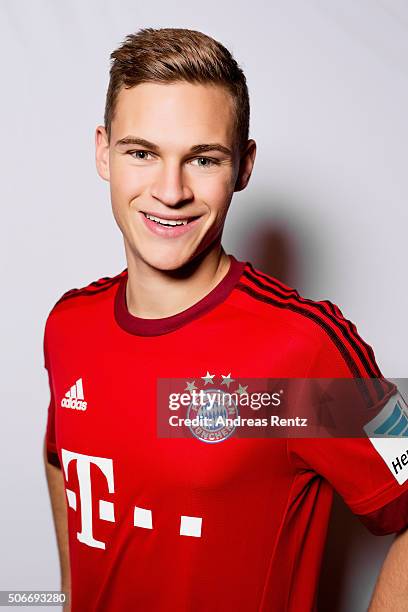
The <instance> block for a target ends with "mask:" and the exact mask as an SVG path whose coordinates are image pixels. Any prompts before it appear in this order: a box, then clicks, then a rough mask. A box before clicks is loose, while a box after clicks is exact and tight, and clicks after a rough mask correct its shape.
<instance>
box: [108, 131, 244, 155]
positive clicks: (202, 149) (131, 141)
mask: <svg viewBox="0 0 408 612" xmlns="http://www.w3.org/2000/svg"><path fill="white" fill-rule="evenodd" d="M126 145H139V146H141V147H145V148H146V149H151V150H152V151H159V150H160V147H158V145H156V144H154V142H150V141H149V140H145V139H144V138H138V137H137V136H126V137H125V138H120V139H119V140H118V141H117V142H116V143H115V147H121V146H126ZM209 151H219V152H220V153H225V155H231V156H232V151H231V149H229V148H228V147H226V146H225V145H222V144H220V143H219V142H210V143H206V144H197V145H194V146H192V147H191V148H190V153H195V154H197V153H208V152H209Z"/></svg>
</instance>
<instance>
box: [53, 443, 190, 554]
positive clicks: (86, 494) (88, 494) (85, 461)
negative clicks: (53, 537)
mask: <svg viewBox="0 0 408 612" xmlns="http://www.w3.org/2000/svg"><path fill="white" fill-rule="evenodd" d="M61 456H62V463H63V468H64V474H65V480H66V482H68V466H69V464H70V463H71V461H74V462H75V465H76V471H77V476H78V489H79V491H78V493H79V498H80V513H81V531H79V532H77V539H78V540H79V541H80V542H82V543H83V544H86V545H87V546H92V547H93V548H102V549H105V548H106V545H105V542H101V541H100V540H96V539H95V538H94V535H93V525H94V517H93V515H92V500H93V497H92V482H91V464H93V465H96V466H97V467H98V468H99V469H100V470H101V472H102V474H103V475H104V476H105V478H106V481H107V490H108V492H109V493H114V492H115V487H114V477H113V461H112V459H109V458H106V457H93V456H91V455H84V454H82V453H75V452H73V451H69V450H67V449H65V448H62V449H61ZM66 494H67V500H68V506H69V507H70V508H72V509H73V510H75V511H77V494H76V493H75V491H72V490H71V489H68V487H66ZM98 502H99V504H98V508H99V517H98V518H99V519H101V520H103V521H109V522H111V523H114V522H115V513H114V505H113V502H110V501H106V500H104V499H99V500H98ZM133 526H134V527H141V528H143V529H153V527H154V525H153V516H152V511H151V510H149V509H147V508H140V507H139V506H134V513H133ZM201 526H202V518H201V517H199V516H185V515H181V516H180V526H179V527H180V530H179V534H180V535H184V536H192V537H196V538H199V537H201Z"/></svg>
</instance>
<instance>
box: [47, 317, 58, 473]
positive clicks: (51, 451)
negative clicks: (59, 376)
mask: <svg viewBox="0 0 408 612" xmlns="http://www.w3.org/2000/svg"><path fill="white" fill-rule="evenodd" d="M47 323H48V321H47ZM43 350H44V367H45V369H46V370H47V374H48V385H49V390H50V401H49V404H48V415H47V424H46V431H45V442H46V451H47V459H48V462H49V463H51V464H52V465H55V466H56V467H61V465H60V460H59V457H58V452H57V446H56V439H55V396H54V389H53V381H52V372H51V364H50V361H49V355H48V342H47V324H46V326H45V332H44V343H43Z"/></svg>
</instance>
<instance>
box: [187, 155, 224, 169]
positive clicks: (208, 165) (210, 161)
mask: <svg viewBox="0 0 408 612" xmlns="http://www.w3.org/2000/svg"><path fill="white" fill-rule="evenodd" d="M197 160H199V161H203V162H205V163H204V164H198V166H200V167H201V168H211V167H212V166H216V165H218V164H219V163H220V162H219V161H218V159H211V158H210V157H196V158H195V159H194V160H193V161H197Z"/></svg>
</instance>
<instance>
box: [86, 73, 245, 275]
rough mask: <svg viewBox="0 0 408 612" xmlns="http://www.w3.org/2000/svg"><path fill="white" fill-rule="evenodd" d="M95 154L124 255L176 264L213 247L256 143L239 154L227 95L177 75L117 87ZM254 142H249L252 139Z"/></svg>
mask: <svg viewBox="0 0 408 612" xmlns="http://www.w3.org/2000/svg"><path fill="white" fill-rule="evenodd" d="M95 138H96V162H97V169H98V172H99V174H100V176H101V177H102V178H104V179H106V180H108V181H109V182H110V192H111V201H112V209H113V214H114V217H115V219H116V222H117V224H118V226H119V228H120V230H121V232H122V234H123V236H124V240H125V247H126V252H127V256H128V258H129V257H132V258H134V259H135V260H137V259H139V260H140V259H141V260H143V261H144V262H145V263H147V264H148V265H150V266H152V267H154V268H156V269H160V270H176V269H178V268H180V267H182V266H183V265H185V264H186V263H187V262H189V261H191V260H192V259H194V258H195V257H196V256H197V255H198V254H200V253H202V252H203V251H204V250H205V249H208V248H209V249H211V248H212V246H214V248H217V247H218V245H219V243H220V240H221V234H222V229H223V226H224V221H225V217H226V214H227V211H228V207H229V204H230V201H231V198H232V195H233V192H234V191H238V190H240V189H243V188H244V187H245V185H246V184H247V182H248V180H249V176H250V173H251V169H252V165H253V162H254V158H255V148H254V147H255V143H254V142H253V141H248V143H249V144H250V146H249V153H248V154H247V155H246V156H244V157H241V159H240V156H239V154H238V151H237V146H236V134H235V131H234V114H233V101H232V97H231V95H230V94H229V93H228V92H227V91H226V90H225V89H224V88H223V87H220V86H216V85H212V84H209V85H201V84H194V85H193V84H190V83H186V82H177V83H172V84H158V83H142V84H140V85H137V86H136V87H132V88H131V89H124V88H122V89H121V90H120V92H119V94H118V97H117V102H116V111H115V116H114V119H113V121H112V124H111V138H110V143H108V140H107V135H106V131H105V129H104V128H103V127H102V126H98V128H97V130H96V135H95ZM251 143H253V144H251Z"/></svg>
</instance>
